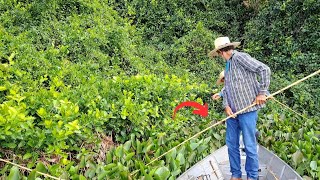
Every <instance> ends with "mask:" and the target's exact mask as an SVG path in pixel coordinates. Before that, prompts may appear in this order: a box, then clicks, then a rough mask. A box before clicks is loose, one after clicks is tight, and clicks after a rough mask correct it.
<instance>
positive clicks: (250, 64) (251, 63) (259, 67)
mask: <svg viewBox="0 0 320 180" xmlns="http://www.w3.org/2000/svg"><path fill="white" fill-rule="evenodd" d="M237 59H238V62H239V64H240V65H241V66H243V67H244V68H245V69H247V70H249V71H251V72H254V73H257V74H258V75H259V76H260V78H261V79H260V82H259V83H260V85H259V94H264V95H266V94H267V91H268V88H269V85H270V76H271V70H270V68H269V67H268V66H267V65H265V64H263V63H262V62H260V61H258V60H256V59H254V58H253V57H251V56H250V55H249V54H246V53H241V54H239V55H238V57H237Z"/></svg>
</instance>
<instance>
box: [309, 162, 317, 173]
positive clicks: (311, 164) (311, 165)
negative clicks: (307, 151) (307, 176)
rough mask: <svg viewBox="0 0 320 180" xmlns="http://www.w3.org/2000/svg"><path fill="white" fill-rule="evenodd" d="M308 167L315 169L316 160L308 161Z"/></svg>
mask: <svg viewBox="0 0 320 180" xmlns="http://www.w3.org/2000/svg"><path fill="white" fill-rule="evenodd" d="M310 167H311V169H312V170H314V171H315V170H317V162H316V161H311V162H310Z"/></svg>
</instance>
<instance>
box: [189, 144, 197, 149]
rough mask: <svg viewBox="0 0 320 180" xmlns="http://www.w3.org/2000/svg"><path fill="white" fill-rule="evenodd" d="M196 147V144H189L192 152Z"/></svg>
mask: <svg viewBox="0 0 320 180" xmlns="http://www.w3.org/2000/svg"><path fill="white" fill-rule="evenodd" d="M198 146H199V144H198V143H191V144H190V147H191V149H192V150H195V149H196V148H197V147H198Z"/></svg>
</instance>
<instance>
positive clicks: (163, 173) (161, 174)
mask: <svg viewBox="0 0 320 180" xmlns="http://www.w3.org/2000/svg"><path fill="white" fill-rule="evenodd" d="M154 175H155V176H156V178H157V179H159V180H166V179H168V177H169V176H170V171H169V169H168V168H167V167H160V168H158V169H157V170H156V172H155V173H154Z"/></svg>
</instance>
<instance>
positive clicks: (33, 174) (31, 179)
mask: <svg viewBox="0 0 320 180" xmlns="http://www.w3.org/2000/svg"><path fill="white" fill-rule="evenodd" d="M34 179H36V170H33V171H31V172H30V173H29V176H28V180H34Z"/></svg>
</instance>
